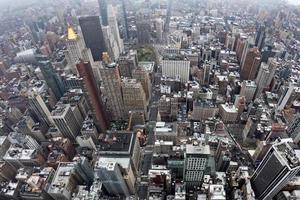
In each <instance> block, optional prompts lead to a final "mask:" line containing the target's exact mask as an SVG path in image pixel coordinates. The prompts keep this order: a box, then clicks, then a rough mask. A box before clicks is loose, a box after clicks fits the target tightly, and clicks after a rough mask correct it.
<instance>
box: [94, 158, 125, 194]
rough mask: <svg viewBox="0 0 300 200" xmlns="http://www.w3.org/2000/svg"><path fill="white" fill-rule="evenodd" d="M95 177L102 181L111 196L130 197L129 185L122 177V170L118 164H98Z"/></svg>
mask: <svg viewBox="0 0 300 200" xmlns="http://www.w3.org/2000/svg"><path fill="white" fill-rule="evenodd" d="M116 161H117V160H116ZM95 176H96V178H98V179H100V180H101V182H102V183H103V185H104V187H105V189H106V190H107V191H108V193H109V194H111V195H118V196H119V195H120V196H123V197H128V196H129V190H128V187H127V184H126V182H125V180H124V177H123V176H122V168H121V166H120V164H118V163H117V162H103V161H102V162H97V163H96V166H95Z"/></svg>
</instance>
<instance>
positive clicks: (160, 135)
mask: <svg viewBox="0 0 300 200" xmlns="http://www.w3.org/2000/svg"><path fill="white" fill-rule="evenodd" d="M154 135H155V139H156V140H159V141H161V140H162V141H172V142H173V143H174V144H177V139H178V138H177V137H178V132H177V125H176V123H165V122H156V125H155V128H154Z"/></svg>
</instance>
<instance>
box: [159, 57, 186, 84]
mask: <svg viewBox="0 0 300 200" xmlns="http://www.w3.org/2000/svg"><path fill="white" fill-rule="evenodd" d="M162 75H163V76H167V77H171V78H176V77H179V78H180V82H182V83H185V82H187V81H188V80H189V76H190V61H187V60H163V61H162Z"/></svg>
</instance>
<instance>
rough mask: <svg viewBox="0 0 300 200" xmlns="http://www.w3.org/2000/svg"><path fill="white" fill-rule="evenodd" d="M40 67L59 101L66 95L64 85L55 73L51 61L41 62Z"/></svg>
mask: <svg viewBox="0 0 300 200" xmlns="http://www.w3.org/2000/svg"><path fill="white" fill-rule="evenodd" d="M39 67H40V69H41V72H42V74H43V77H44V79H45V81H46V83H47V85H48V87H49V88H50V89H51V91H52V93H53V95H54V97H55V99H56V100H57V101H58V100H59V99H60V97H62V96H63V94H64V85H63V82H62V80H61V78H60V77H59V76H58V74H57V73H56V72H55V71H54V69H53V67H52V64H51V63H50V61H40V62H39Z"/></svg>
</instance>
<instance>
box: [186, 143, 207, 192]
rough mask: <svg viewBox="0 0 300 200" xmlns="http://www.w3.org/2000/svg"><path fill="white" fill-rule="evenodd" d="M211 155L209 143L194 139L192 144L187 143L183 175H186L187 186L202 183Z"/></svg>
mask: <svg viewBox="0 0 300 200" xmlns="http://www.w3.org/2000/svg"><path fill="white" fill-rule="evenodd" d="M209 155H210V147H209V145H206V144H203V143H202V142H199V141H193V143H192V144H187V145H186V153H185V156H184V157H185V158H184V176H183V177H185V178H184V181H185V183H186V187H187V188H189V189H191V188H193V187H195V186H196V187H198V186H200V185H201V183H202V181H203V176H204V174H205V173H206V170H207V166H208V158H209Z"/></svg>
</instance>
